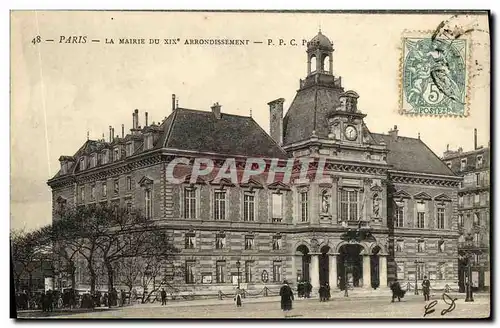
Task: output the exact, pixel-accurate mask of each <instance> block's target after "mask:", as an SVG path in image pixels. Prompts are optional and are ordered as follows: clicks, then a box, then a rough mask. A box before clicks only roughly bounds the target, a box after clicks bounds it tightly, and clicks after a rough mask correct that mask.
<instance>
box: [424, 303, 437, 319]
mask: <svg viewBox="0 0 500 328" xmlns="http://www.w3.org/2000/svg"><path fill="white" fill-rule="evenodd" d="M437 303H438V301H436V300H434V301H432V302H430V303H429V304H426V305H425V307H424V309H425V313H424V317H425V316H426V315H428V314H431V313H434V312H436V310H435V309H434V307H435V306H436V304H437Z"/></svg>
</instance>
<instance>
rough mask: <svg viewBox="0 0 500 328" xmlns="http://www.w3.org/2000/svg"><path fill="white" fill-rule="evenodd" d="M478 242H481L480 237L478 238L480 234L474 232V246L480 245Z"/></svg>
mask: <svg viewBox="0 0 500 328" xmlns="http://www.w3.org/2000/svg"><path fill="white" fill-rule="evenodd" d="M480 242H481V239H480V236H479V232H476V233H474V243H475V245H476V246H480Z"/></svg>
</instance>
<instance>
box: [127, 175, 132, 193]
mask: <svg viewBox="0 0 500 328" xmlns="http://www.w3.org/2000/svg"><path fill="white" fill-rule="evenodd" d="M127 190H128V191H130V190H132V177H127Z"/></svg>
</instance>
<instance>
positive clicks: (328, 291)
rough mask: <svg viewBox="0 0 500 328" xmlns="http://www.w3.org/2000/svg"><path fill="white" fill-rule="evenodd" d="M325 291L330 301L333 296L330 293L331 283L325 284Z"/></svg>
mask: <svg viewBox="0 0 500 328" xmlns="http://www.w3.org/2000/svg"><path fill="white" fill-rule="evenodd" d="M325 291H326V300H327V301H329V300H330V297H332V295H331V294H330V284H329V283H326V284H325Z"/></svg>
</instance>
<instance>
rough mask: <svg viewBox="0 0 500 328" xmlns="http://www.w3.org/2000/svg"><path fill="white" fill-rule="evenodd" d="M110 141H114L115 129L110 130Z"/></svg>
mask: <svg viewBox="0 0 500 328" xmlns="http://www.w3.org/2000/svg"><path fill="white" fill-rule="evenodd" d="M111 138H112V139H111V141H114V140H115V128H111Z"/></svg>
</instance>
